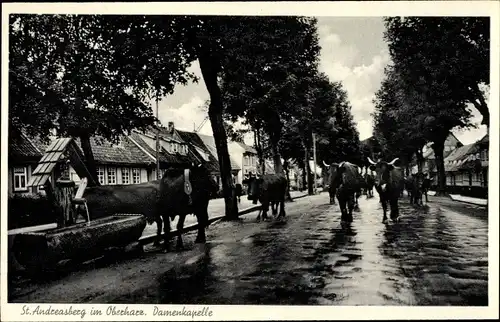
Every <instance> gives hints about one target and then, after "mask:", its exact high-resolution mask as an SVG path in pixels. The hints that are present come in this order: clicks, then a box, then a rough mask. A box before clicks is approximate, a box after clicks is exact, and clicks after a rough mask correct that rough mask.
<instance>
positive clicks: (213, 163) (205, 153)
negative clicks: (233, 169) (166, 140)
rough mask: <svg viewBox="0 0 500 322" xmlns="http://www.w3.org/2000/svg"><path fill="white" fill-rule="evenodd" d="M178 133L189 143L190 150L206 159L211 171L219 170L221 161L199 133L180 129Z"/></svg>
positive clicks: (206, 164)
mask: <svg viewBox="0 0 500 322" xmlns="http://www.w3.org/2000/svg"><path fill="white" fill-rule="evenodd" d="M177 133H178V134H179V135H180V137H181V138H182V139H183V140H184V141H186V142H187V143H188V144H189V147H190V149H189V150H190V151H192V152H193V153H196V154H197V155H198V157H199V158H201V159H202V160H205V162H206V163H205V166H206V167H207V169H208V171H210V172H219V173H220V170H219V161H217V159H216V158H215V157H214V156H213V155H212V153H211V152H210V150H209V149H208V148H207V147H206V146H205V144H204V143H203V140H202V139H201V138H200V137H199V136H198V134H197V133H193V132H186V131H179V130H177ZM207 159H208V160H207Z"/></svg>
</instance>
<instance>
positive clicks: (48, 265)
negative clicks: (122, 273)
mask: <svg viewBox="0 0 500 322" xmlns="http://www.w3.org/2000/svg"><path fill="white" fill-rule="evenodd" d="M145 227H146V218H145V217H144V216H143V215H134V214H132V215H129V214H117V215H114V216H109V217H103V218H100V219H96V220H94V221H91V222H90V224H89V223H87V222H83V223H79V224H75V225H73V226H68V227H63V228H54V229H49V230H45V231H38V232H31V233H21V234H18V235H16V236H15V238H14V241H13V245H12V248H13V251H14V256H15V258H16V260H17V261H18V262H19V264H21V265H22V266H23V267H24V268H25V269H27V270H28V271H31V272H40V271H46V270H51V269H53V268H54V267H55V266H56V265H57V263H58V262H59V261H61V260H65V259H73V260H85V259H89V258H91V257H93V256H99V255H100V254H101V253H102V252H103V251H104V250H105V249H107V248H110V247H125V246H127V245H129V244H131V243H134V242H136V241H137V240H139V238H140V237H141V235H142V232H143V230H144V228H145Z"/></svg>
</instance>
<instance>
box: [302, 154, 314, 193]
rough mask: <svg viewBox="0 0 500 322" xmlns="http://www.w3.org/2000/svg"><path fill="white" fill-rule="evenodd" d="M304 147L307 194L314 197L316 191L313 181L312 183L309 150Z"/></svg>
mask: <svg viewBox="0 0 500 322" xmlns="http://www.w3.org/2000/svg"><path fill="white" fill-rule="evenodd" d="M303 145H304V151H305V152H304V165H305V166H304V170H305V177H306V182H307V194H309V195H313V194H314V189H313V181H312V176H311V166H310V164H309V149H308V148H307V147H306V146H305V144H303Z"/></svg>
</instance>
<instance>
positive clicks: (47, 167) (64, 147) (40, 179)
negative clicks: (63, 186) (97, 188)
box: [28, 138, 96, 186]
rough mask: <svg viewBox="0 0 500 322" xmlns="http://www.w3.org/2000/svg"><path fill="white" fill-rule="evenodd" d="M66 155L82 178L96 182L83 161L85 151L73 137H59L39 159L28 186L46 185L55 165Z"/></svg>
mask: <svg viewBox="0 0 500 322" xmlns="http://www.w3.org/2000/svg"><path fill="white" fill-rule="evenodd" d="M66 157H67V158H68V160H69V161H70V163H71V165H72V166H73V168H74V169H75V171H76V173H77V174H78V176H79V177H80V178H88V179H89V180H90V181H91V182H92V183H93V184H96V182H95V181H94V179H93V178H92V175H91V174H90V172H89V171H88V169H87V167H86V166H85V163H84V162H83V160H84V156H83V152H82V151H81V150H80V148H79V147H78V145H77V144H76V143H75V141H74V140H73V139H72V138H58V139H55V140H53V141H52V143H51V144H50V145H49V146H48V147H47V149H46V150H45V153H44V155H43V156H42V158H41V159H40V161H38V165H37V167H36V169H35V170H34V171H33V173H32V176H31V179H30V181H29V183H28V186H41V185H44V184H45V182H46V181H47V180H48V179H49V178H50V176H51V175H52V172H53V171H54V167H55V166H56V165H57V164H58V163H59V161H61V159H64V158H66Z"/></svg>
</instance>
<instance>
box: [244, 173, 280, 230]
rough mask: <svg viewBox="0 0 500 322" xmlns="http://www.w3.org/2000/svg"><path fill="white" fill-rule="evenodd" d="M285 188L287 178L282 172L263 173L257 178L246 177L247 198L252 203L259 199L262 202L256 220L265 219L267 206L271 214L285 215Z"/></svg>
mask: <svg viewBox="0 0 500 322" xmlns="http://www.w3.org/2000/svg"><path fill="white" fill-rule="evenodd" d="M286 188H287V180H286V178H285V175H283V174H264V175H262V176H261V177H259V178H255V177H251V178H249V179H248V200H251V201H252V202H253V204H257V201H260V203H261V204H262V208H261V211H259V214H258V216H257V221H260V218H261V217H260V215H261V212H262V219H263V220H266V219H267V218H268V217H267V212H268V210H269V206H271V211H272V213H273V215H276V214H277V213H278V206H279V207H280V209H279V214H278V218H282V217H285V215H286V213H285V195H286Z"/></svg>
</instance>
